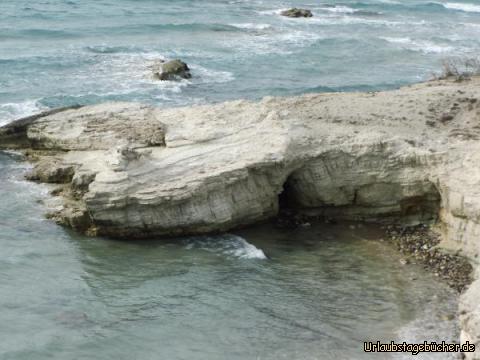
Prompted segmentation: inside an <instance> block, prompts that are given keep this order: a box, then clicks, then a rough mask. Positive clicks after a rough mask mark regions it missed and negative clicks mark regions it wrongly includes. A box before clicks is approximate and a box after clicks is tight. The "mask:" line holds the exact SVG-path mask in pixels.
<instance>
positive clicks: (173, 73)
mask: <svg viewBox="0 0 480 360" xmlns="http://www.w3.org/2000/svg"><path fill="white" fill-rule="evenodd" d="M153 75H154V76H155V78H157V79H159V80H176V79H178V78H182V79H190V78H191V77H192V74H191V73H190V68H189V67H188V65H187V64H185V63H184V62H183V61H182V60H179V59H175V60H170V61H164V60H158V61H157V62H155V63H154V65H153Z"/></svg>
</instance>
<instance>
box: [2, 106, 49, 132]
mask: <svg viewBox="0 0 480 360" xmlns="http://www.w3.org/2000/svg"><path fill="white" fill-rule="evenodd" d="M42 110H45V107H44V106H42V105H40V104H39V101H38V100H27V101H24V102H19V103H5V104H0V126H1V125H5V124H7V123H9V122H11V121H13V120H16V119H20V118H23V117H26V116H30V115H33V114H35V113H38V112H40V111H42Z"/></svg>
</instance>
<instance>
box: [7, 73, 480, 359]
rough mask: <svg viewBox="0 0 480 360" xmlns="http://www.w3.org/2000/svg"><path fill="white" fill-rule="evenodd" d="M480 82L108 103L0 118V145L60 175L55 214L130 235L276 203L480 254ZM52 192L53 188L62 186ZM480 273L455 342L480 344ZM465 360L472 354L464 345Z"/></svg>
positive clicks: (466, 298) (266, 209)
mask: <svg viewBox="0 0 480 360" xmlns="http://www.w3.org/2000/svg"><path fill="white" fill-rule="evenodd" d="M479 99H480V79H479V78H473V79H471V80H470V81H463V82H455V81H453V80H448V79H447V80H442V81H435V82H428V83H423V84H418V85H413V86H409V87H404V88H401V89H399V90H394V91H385V92H372V93H330V94H311V95H304V96H299V97H293V98H270V97H269V98H264V99H263V100H262V101H260V102H249V101H232V102H226V103H222V104H217V105H205V106H193V107H186V108H176V109H159V108H154V107H150V106H146V105H141V104H135V103H107V104H101V105H96V106H85V107H81V108H73V109H71V108H69V109H60V110H55V111H51V112H48V113H44V114H40V115H37V116H35V117H31V118H28V119H22V120H19V121H17V122H13V123H11V124H9V125H7V126H4V127H2V128H0V148H4V149H6V148H15V149H25V150H27V151H28V152H29V153H30V154H33V155H34V156H35V157H36V158H37V159H38V162H37V163H36V166H35V168H34V170H33V172H32V173H31V174H30V175H29V177H30V178H31V179H37V180H39V181H43V182H53V183H55V182H58V183H62V184H63V188H62V191H61V192H60V196H61V199H62V206H61V207H59V208H58V209H56V210H55V211H54V212H53V213H52V215H51V216H52V217H53V218H54V219H56V220H57V221H58V222H59V223H62V224H66V225H68V226H71V227H73V228H75V229H76V230H78V231H82V232H87V233H89V234H97V235H106V236H113V237H124V238H130V239H133V238H145V237H152V236H165V235H184V234H200V233H209V232H219V231H226V230H229V229H232V228H234V227H238V226H243V225H248V224H252V223H255V222H258V221H261V220H264V219H268V218H270V217H273V216H275V215H276V214H277V213H278V210H279V203H280V202H279V198H281V199H282V204H287V205H288V206H291V207H295V208H296V209H298V210H299V211H303V212H306V213H308V214H314V215H323V216H327V217H336V218H342V219H350V220H362V221H408V222H410V223H415V222H417V223H418V222H435V221H437V220H438V224H439V227H440V228H441V230H442V232H443V241H442V246H443V247H445V248H448V249H449V250H451V251H460V252H461V253H463V254H464V255H466V256H468V257H469V259H471V261H472V262H473V263H476V261H477V257H478V254H479V252H480V239H479V235H480V151H479V150H480V142H479V141H478V140H479V137H480V100H479ZM57 192H58V191H57ZM479 295H480V283H479V282H478V281H477V282H474V283H473V284H472V286H471V287H470V290H468V291H467V293H466V294H465V295H463V297H462V301H461V321H462V338H463V339H468V340H470V341H473V342H475V343H476V344H477V346H480V343H479V334H480V309H479V308H478V303H479V302H478V299H479ZM467 356H470V358H474V357H472V356H474V355H472V354H469V355H467Z"/></svg>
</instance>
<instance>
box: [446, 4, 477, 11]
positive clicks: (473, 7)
mask: <svg viewBox="0 0 480 360" xmlns="http://www.w3.org/2000/svg"><path fill="white" fill-rule="evenodd" d="M442 5H443V6H444V7H445V8H446V9H449V10H458V11H464V12H472V13H480V5H475V4H468V3H450V2H448V3H445V4H442Z"/></svg>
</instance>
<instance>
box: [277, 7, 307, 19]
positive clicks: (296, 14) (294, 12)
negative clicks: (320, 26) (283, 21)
mask: <svg viewBox="0 0 480 360" xmlns="http://www.w3.org/2000/svg"><path fill="white" fill-rule="evenodd" d="M280 15H282V16H286V17H291V18H301V17H303V18H309V17H312V16H313V14H312V12H311V11H310V10H308V9H299V8H292V9H288V10H284V11H282V12H281V13H280Z"/></svg>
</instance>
